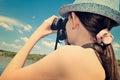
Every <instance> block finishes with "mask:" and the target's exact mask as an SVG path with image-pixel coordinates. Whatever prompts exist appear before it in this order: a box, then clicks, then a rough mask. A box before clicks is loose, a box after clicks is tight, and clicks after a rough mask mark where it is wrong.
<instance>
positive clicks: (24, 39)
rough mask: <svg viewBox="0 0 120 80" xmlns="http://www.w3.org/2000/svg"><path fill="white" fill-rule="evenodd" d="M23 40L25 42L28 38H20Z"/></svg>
mask: <svg viewBox="0 0 120 80" xmlns="http://www.w3.org/2000/svg"><path fill="white" fill-rule="evenodd" d="M20 39H21V40H22V41H24V42H25V43H26V42H27V41H28V38H27V37H21V38H20Z"/></svg>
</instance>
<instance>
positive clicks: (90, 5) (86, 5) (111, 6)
mask: <svg viewBox="0 0 120 80" xmlns="http://www.w3.org/2000/svg"><path fill="white" fill-rule="evenodd" d="M119 7H120V0H75V1H74V2H73V3H72V4H68V5H65V6H63V7H62V8H60V15H61V16H62V17H66V16H67V13H69V12H71V11H79V12H89V13H95V14H99V15H102V16H106V17H108V18H110V19H112V20H114V21H116V22H117V23H118V24H120V11H119Z"/></svg>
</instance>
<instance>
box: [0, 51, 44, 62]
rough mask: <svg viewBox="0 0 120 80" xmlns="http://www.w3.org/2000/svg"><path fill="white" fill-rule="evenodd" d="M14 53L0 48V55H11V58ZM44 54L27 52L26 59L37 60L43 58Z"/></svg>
mask: <svg viewBox="0 0 120 80" xmlns="http://www.w3.org/2000/svg"><path fill="white" fill-rule="evenodd" d="M15 55H16V52H12V51H6V50H0V56H5V57H11V58H13V57H14V56H15ZM44 56H46V55H40V54H29V56H28V57H27V59H28V60H34V61H38V60H39V59H41V58H43V57H44Z"/></svg>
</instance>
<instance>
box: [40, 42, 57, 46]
mask: <svg viewBox="0 0 120 80" xmlns="http://www.w3.org/2000/svg"><path fill="white" fill-rule="evenodd" d="M42 44H43V45H44V46H46V47H54V46H55V42H48V41H42Z"/></svg>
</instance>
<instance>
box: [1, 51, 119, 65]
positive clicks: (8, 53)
mask: <svg viewBox="0 0 120 80" xmlns="http://www.w3.org/2000/svg"><path fill="white" fill-rule="evenodd" d="M15 54H16V52H12V51H5V50H0V56H5V57H14V56H15ZM44 56H46V55H40V54H29V56H28V58H27V59H28V60H34V61H38V60H39V59H41V58H43V57H44ZM118 65H119V66H120V60H118Z"/></svg>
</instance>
